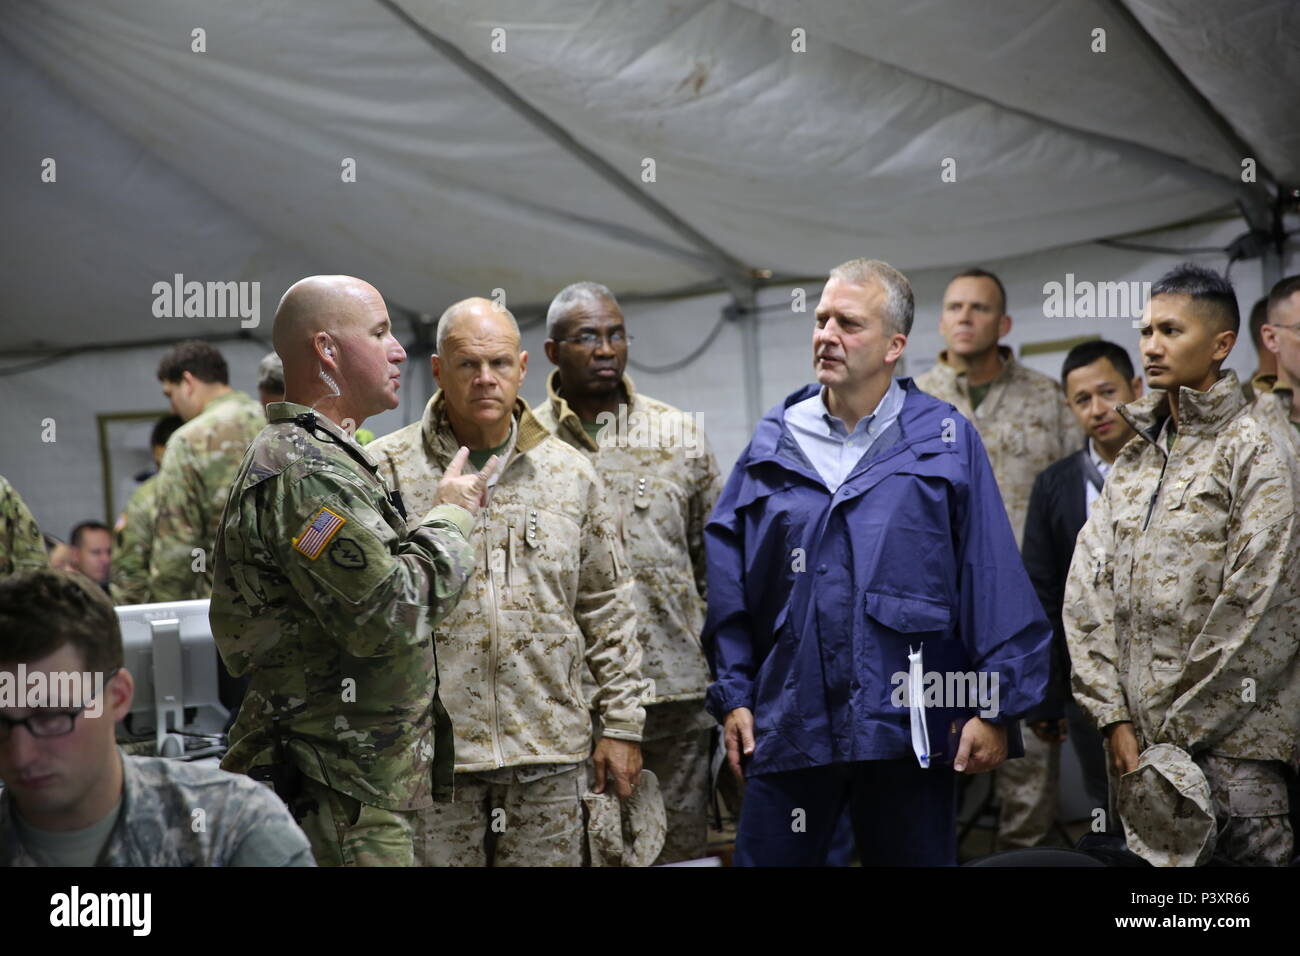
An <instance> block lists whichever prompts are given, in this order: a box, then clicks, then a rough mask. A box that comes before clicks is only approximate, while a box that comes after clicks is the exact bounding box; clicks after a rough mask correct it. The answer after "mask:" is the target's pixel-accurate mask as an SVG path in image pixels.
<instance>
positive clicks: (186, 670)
mask: <svg viewBox="0 0 1300 956" xmlns="http://www.w3.org/2000/svg"><path fill="white" fill-rule="evenodd" d="M116 611H117V618H118V621H119V622H120V623H121V625H122V651H123V664H124V665H125V667H126V669H127V670H129V671H130V672H131V676H132V677H133V678H134V679H135V699H134V700H133V701H132V703H131V711H130V714H129V715H128V716H127V718H126V721H125V723H126V724H127V730H128V733H129V734H130V735H131V736H132V737H141V736H145V735H152V736H153V737H154V738H155V741H156V749H157V753H158V755H159V756H168V757H179V756H182V755H192V754H194V753H195V752H196V751H208V750H211V749H212V748H213V747H214V746H215V745H216V743H217V740H216V738H218V737H219V736H220V734H221V732H222V729H223V728H224V727H225V725H226V721H227V719H228V718H229V716H230V712H229V711H228V710H227V709H226V708H225V707H224V706H223V705H222V703H221V698H220V696H219V695H218V689H217V688H218V685H217V649H216V644H215V642H214V641H213V639H212V629H211V627H210V625H209V624H208V602H207V601H206V600H205V601H172V602H167V603H163V604H127V605H123V606H121V607H118V608H116Z"/></svg>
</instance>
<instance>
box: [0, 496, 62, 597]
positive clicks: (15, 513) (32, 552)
mask: <svg viewBox="0 0 1300 956" xmlns="http://www.w3.org/2000/svg"><path fill="white" fill-rule="evenodd" d="M49 563H50V562H49V559H48V558H47V557H46V554H45V541H44V539H43V538H42V537H41V529H40V528H38V527H37V526H36V519H35V518H33V517H32V513H31V512H30V511H28V510H27V505H26V504H25V503H24V502H23V499H22V498H20V497H19V496H18V492H17V491H15V490H14V486H13V485H11V484H9V482H8V481H6V480H5V478H4V476H3V475H0V577H3V576H4V575H7V574H17V573H18V572H19V571H33V570H35V569H36V568H44V567H48V566H49Z"/></svg>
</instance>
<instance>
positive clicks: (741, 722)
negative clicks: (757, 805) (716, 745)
mask: <svg viewBox="0 0 1300 956" xmlns="http://www.w3.org/2000/svg"><path fill="white" fill-rule="evenodd" d="M722 733H723V739H725V740H726V742H727V763H729V764H730V765H731V772H732V773H734V774H735V775H736V779H737V780H740V781H742V782H743V781H744V779H745V771H744V770H742V769H741V768H740V755H741V753H742V752H743V753H744V754H745V756H746V757H748V756H749V755H750V754H752V753H753V752H754V712H753V711H752V710H750V709H749V708H748V707H737V708H736V709H735V710H733V711H731V712H730V713H728V714H727V716H726V718H725V719H724V720H723V722H722Z"/></svg>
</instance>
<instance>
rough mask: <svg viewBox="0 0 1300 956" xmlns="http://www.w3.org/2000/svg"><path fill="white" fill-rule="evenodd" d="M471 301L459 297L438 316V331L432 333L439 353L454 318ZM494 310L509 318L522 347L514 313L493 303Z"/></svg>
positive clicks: (457, 316) (521, 339) (521, 338)
mask: <svg viewBox="0 0 1300 956" xmlns="http://www.w3.org/2000/svg"><path fill="white" fill-rule="evenodd" d="M472 301H473V300H472V299H461V300H460V301H459V302H453V303H452V304H451V305H449V306H447V310H446V311H445V312H443V313H442V315H440V316H438V331H437V332H436V333H435V335H434V348H435V349H437V351H438V354H439V355H441V354H442V346H443V344H444V343H445V342H446V341H447V336H448V335H449V334H451V327H452V326H453V325H455V324H456V319H457V318H459V317H460V314H461V313H462V312H464V311H465V309H466V306H467V304H468V303H470V302H472ZM494 310H495V311H497V312H500V313H501V314H502V315H504V316H505V317H506V318H507V319H509V320H510V327H511V328H512V329H514V330H515V338H516V339H519V342H520V345H521V347H522V345H523V337H522V336H521V335H520V334H519V322H518V321H517V320H516V319H515V315H514V313H513V312H511V311H510V310H509V309H507V308H506V307H505V306H497V305H495V303H494Z"/></svg>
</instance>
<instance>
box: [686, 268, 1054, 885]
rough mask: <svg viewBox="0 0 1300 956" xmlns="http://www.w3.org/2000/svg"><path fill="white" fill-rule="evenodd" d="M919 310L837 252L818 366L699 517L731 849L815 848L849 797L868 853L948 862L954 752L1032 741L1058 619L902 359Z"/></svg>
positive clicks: (889, 276)
mask: <svg viewBox="0 0 1300 956" xmlns="http://www.w3.org/2000/svg"><path fill="white" fill-rule="evenodd" d="M912 313H913V297H912V290H911V286H910V285H909V283H908V281H907V279H906V278H905V277H904V276H903V275H902V274H901V273H899V272H898V271H897V270H895V269H893V268H892V267H890V266H889V265H887V264H885V263H883V262H878V261H875V260H864V259H855V260H853V261H851V262H847V263H844V264H843V265H841V266H837V267H836V268H835V269H833V270H832V271H831V274H830V278H829V280H828V281H827V283H826V286H825V289H824V290H823V292H822V298H821V301H820V302H819V303H818V305H817V321H816V326H815V328H814V330H813V364H814V369H815V371H816V375H817V381H818V383H819V384H817V385H808V386H805V387H804V388H801V389H799V390H798V391H797V392H795V393H794V394H793V395H791V396H789V397H788V398H787V399H786V400H785V401H783V402H781V403H780V404H779V405H778V406H777V407H775V408H774V409H772V410H771V411H770V412H768V413H767V415H765V416H764V417H763V419H762V421H761V422H759V425H758V428H757V429H756V430H755V432H754V437H753V439H752V440H751V441H750V443H749V446H748V447H747V448H746V449H745V450H744V452H743V453H742V454H741V456H740V460H739V461H738V462H737V463H736V467H735V469H734V470H733V471H732V473H731V477H730V478H729V479H728V481H727V485H726V488H725V489H724V490H723V493H722V497H721V498H720V499H719V501H718V503H717V506H716V507H715V508H714V511H713V514H712V517H711V518H710V520H709V522H708V525H707V526H706V528H705V546H706V550H707V559H708V590H709V610H708V621H707V623H706V625H705V631H704V640H705V647H706V650H707V652H708V655H709V661H710V666H711V667H712V669H713V677H714V682H713V683H712V684H711V685H710V687H709V694H708V706H709V710H710V711H711V712H712V714H713V715H714V717H715V718H717V719H718V720H719V721H720V722H722V723H723V726H724V728H725V736H726V740H727V751H728V758H729V761H730V763H731V766H732V769H733V770H734V771H735V772H736V774H737V775H738V776H742V775H743V777H744V779H745V795H744V803H743V807H742V810H741V818H740V825H739V831H738V834H737V841H736V852H735V858H734V859H735V862H736V864H737V865H741V866H745V865H750V866H764V865H776V866H801V865H818V864H821V863H822V862H823V861H825V859H826V853H827V849H828V847H829V845H830V841H831V839H832V836H833V833H834V828H835V824H836V821H837V820H838V819H839V817H840V815H841V813H842V812H843V810H844V808H845V807H846V806H847V808H848V811H849V814H850V816H851V818H852V821H853V831H854V835H855V838H856V840H857V844H858V850H859V852H860V854H861V856H862V861H863V863H864V864H866V865H951V864H954V863H955V862H956V853H957V848H956V788H955V783H954V782H955V777H954V776H953V774H954V771H956V772H965V773H982V772H984V771H988V770H992V769H994V768H995V767H996V766H998V764H1000V763H1001V762H1002V761H1003V760H1004V759H1005V758H1006V757H1007V756H1008V751H1010V752H1011V756H1020V754H1021V753H1023V750H1022V747H1021V743H1020V738H1019V735H1018V732H1017V730H1016V720H1017V718H1018V717H1019V716H1020V715H1021V714H1023V713H1025V712H1026V711H1028V710H1029V709H1030V708H1032V707H1034V706H1035V705H1037V704H1038V703H1039V702H1040V701H1041V700H1042V698H1043V695H1044V693H1045V689H1046V684H1047V673H1048V655H1049V645H1050V639H1051V628H1050V626H1049V625H1048V623H1047V620H1046V618H1045V616H1044V614H1043V611H1042V608H1041V606H1040V605H1039V603H1038V598H1037V596H1036V595H1035V593H1034V590H1033V587H1032V585H1031V584H1030V581H1029V578H1028V575H1027V574H1026V573H1025V569H1024V565H1023V564H1021V561H1020V554H1019V550H1018V549H1017V547H1016V541H1015V536H1014V535H1013V534H1012V531H1011V525H1010V523H1009V521H1008V520H1007V515H1006V511H1005V510H1004V508H1003V506H1002V499H1001V497H1000V496H999V494H998V488H997V484H996V482H995V480H994V477H993V472H992V469H991V468H990V467H989V463H988V458H987V457H986V455H985V452H984V446H983V445H982V444H981V442H980V439H979V435H978V434H977V433H976V431H975V429H974V428H973V427H972V426H971V425H970V423H969V422H968V421H967V420H966V419H965V418H963V417H962V416H961V415H960V414H959V413H958V412H957V411H956V409H954V408H953V407H952V406H951V405H949V404H947V403H946V402H940V401H938V400H937V399H934V398H931V397H930V396H928V395H926V394H925V393H924V392H921V391H920V390H919V389H917V387H916V386H915V385H914V384H913V383H912V381H911V379H908V378H900V379H895V378H894V377H893V369H894V365H895V363H897V361H898V359H899V358H900V357H901V356H902V354H903V349H904V347H905V346H906V344H907V334H908V333H909V332H910V330H911V326H912ZM910 651H918V652H919V660H918V661H917V662H916V663H915V665H912V666H914V667H915V674H914V675H913V676H914V679H915V681H916V683H915V684H913V683H912V681H911V680H909V663H910V662H909V656H908V655H909V652H910ZM913 687H915V688H916V693H912V692H911V690H912V688H913ZM914 703H915V704H916V705H917V706H916V707H913V706H912V705H913V704H914ZM921 705H924V706H921ZM918 715H922V716H924V718H925V721H924V723H925V726H924V727H923V728H914V723H916V721H917V720H918ZM923 764H928V766H923ZM742 766H743V772H742Z"/></svg>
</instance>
